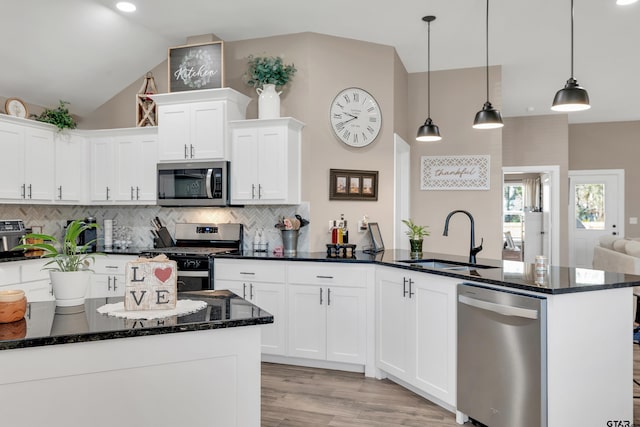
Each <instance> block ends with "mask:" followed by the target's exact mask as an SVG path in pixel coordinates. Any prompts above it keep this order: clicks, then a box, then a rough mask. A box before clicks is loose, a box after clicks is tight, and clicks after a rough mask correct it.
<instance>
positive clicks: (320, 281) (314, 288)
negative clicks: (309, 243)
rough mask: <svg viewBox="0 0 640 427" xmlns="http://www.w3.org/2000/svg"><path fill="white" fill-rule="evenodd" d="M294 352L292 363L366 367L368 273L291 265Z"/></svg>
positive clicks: (291, 342)
mask: <svg viewBox="0 0 640 427" xmlns="http://www.w3.org/2000/svg"><path fill="white" fill-rule="evenodd" d="M288 277H289V281H288V293H289V300H288V312H289V320H288V323H289V334H288V338H289V346H288V347H289V349H288V355H289V356H293V357H302V358H311V359H318V360H327V361H331V362H342V363H351V364H364V363H365V361H366V344H367V312H366V311H367V310H366V309H367V297H366V289H365V286H366V278H367V272H366V270H365V268H363V267H360V266H353V265H337V264H331V265H320V264H319V263H303V262H295V263H289V267H288Z"/></svg>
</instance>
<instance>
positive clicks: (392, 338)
mask: <svg viewBox="0 0 640 427" xmlns="http://www.w3.org/2000/svg"><path fill="white" fill-rule="evenodd" d="M405 278H406V276H403V275H402V274H401V273H398V271H397V270H395V269H393V270H383V269H379V270H378V272H377V273H376V293H377V295H376V304H377V312H378V316H377V346H378V351H377V354H378V360H377V365H378V368H379V369H382V370H383V371H386V372H388V373H390V374H392V375H395V376H397V377H398V378H401V379H408V376H409V372H410V367H409V363H408V360H407V353H408V349H409V342H408V339H409V332H408V330H407V328H408V326H409V319H408V318H409V316H410V314H409V313H408V311H409V310H410V309H411V304H410V300H409V298H408V293H407V294H405V290H407V289H406V285H404V286H403V280H404V279H405Z"/></svg>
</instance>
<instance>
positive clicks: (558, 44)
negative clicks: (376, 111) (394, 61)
mask: <svg viewBox="0 0 640 427" xmlns="http://www.w3.org/2000/svg"><path fill="white" fill-rule="evenodd" d="M133 1H134V2H135V3H136V4H137V6H138V10H137V12H135V13H134V14H125V13H123V12H119V11H117V10H115V8H114V7H113V5H114V4H115V3H116V0H56V1H51V0H20V1H17V0H13V1H5V2H3V3H4V4H3V6H2V14H1V15H0V28H1V29H2V34H3V36H4V40H3V42H2V43H1V44H0V58H2V65H3V66H2V69H1V71H0V96H5V97H11V96H17V97H20V98H22V99H24V100H25V101H27V102H29V103H33V104H38V105H43V106H55V105H57V102H58V100H59V99H63V100H67V101H70V102H71V103H72V105H71V107H70V109H71V111H72V113H77V114H81V115H82V114H86V113H88V112H91V111H93V110H94V109H96V108H97V107H99V106H100V105H101V104H103V103H104V102H106V101H107V100H109V99H110V98H111V97H112V96H114V95H115V94H117V93H118V92H120V91H121V90H122V89H123V88H124V87H126V86H128V85H129V84H131V83H132V82H134V81H136V80H139V79H140V76H142V75H144V73H146V72H147V71H148V70H149V69H151V68H153V67H155V66H156V65H158V64H159V63H161V62H162V61H163V60H165V59H166V56H167V47H170V46H178V45H181V44H184V43H185V40H186V38H187V37H188V36H192V35H199V34H208V33H213V34H216V35H217V36H218V37H220V38H221V39H222V40H225V41H235V40H243V39H250V38H256V37H265V36H271V35H279V34H290V33H298V32H306V31H310V32H317V33H324V34H330V35H335V36H340V37H346V38H352V39H358V40H365V41H370V42H374V43H380V44H384V45H390V46H394V47H395V48H396V50H397V51H398V54H399V56H400V58H401V59H402V61H403V63H404V65H405V67H406V68H407V71H409V72H410V73H412V72H419V71H426V68H427V31H426V30H427V29H426V24H425V23H424V22H423V21H422V19H421V18H422V16H424V15H435V16H436V17H437V19H436V21H435V22H433V23H432V24H431V68H432V70H443V69H454V68H465V67H477V66H484V64H485V47H484V42H485V38H484V25H485V2H484V1H482V0H397V1H388V0H322V1H318V0H269V1H265V0H234V1H226V0H225V1H223V0H219V1H212V0H133ZM490 8H491V9H490V36H489V44H490V46H489V48H490V50H489V55H490V58H489V61H490V64H491V65H498V64H499V65H502V105H501V106H499V105H496V106H497V107H499V108H500V109H501V110H502V113H503V115H504V116H506V117H509V116H524V115H541V114H550V113H551V111H550V109H549V107H550V104H551V101H552V99H553V96H554V94H555V92H556V91H557V90H558V89H560V88H562V86H563V85H564V83H565V81H566V80H567V79H568V78H569V76H570V22H571V21H570V0H493V1H491V3H490ZM638 41H640V2H639V3H636V4H634V5H630V6H616V4H615V0H575V78H576V79H577V80H578V82H579V83H580V84H581V85H582V86H583V87H585V88H586V89H587V90H588V92H589V95H590V97H591V104H592V108H591V109H590V110H588V111H585V112H579V113H571V114H570V115H569V121H570V122H571V123H583V122H601V121H620V120H638V119H640V103H639V102H638V101H637V100H638V99H640V85H638V83H637V82H638V79H640V55H638V47H637V46H636V45H637V43H638ZM483 83H484V82H483V81H479V82H478V84H483ZM480 107H481V105H478V109H480Z"/></svg>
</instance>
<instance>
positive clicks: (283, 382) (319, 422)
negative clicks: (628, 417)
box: [262, 345, 640, 427]
mask: <svg viewBox="0 0 640 427" xmlns="http://www.w3.org/2000/svg"><path fill="white" fill-rule="evenodd" d="M633 347H634V357H633V358H634V378H636V379H637V380H638V381H640V346H638V345H634V346H633ZM629 381H631V379H629ZM633 391H634V396H640V386H638V385H634V388H633ZM633 406H634V424H635V425H638V426H640V398H638V399H634V401H633ZM468 425H470V423H469V424H468ZM295 426H304V427H319V426H331V427H364V426H366V427H383V426H384V427H398V426H414V427H417V426H420V427H454V426H458V424H456V421H455V416H454V415H453V414H452V413H451V412H449V411H446V410H444V409H442V408H440V407H439V406H437V405H435V404H433V403H431V402H429V401H428V400H425V399H423V398H421V397H420V396H417V395H416V394H414V393H412V392H410V391H408V390H406V389H404V388H403V387H401V386H399V385H397V384H395V383H393V382H391V381H389V380H382V381H379V380H376V379H374V378H366V377H365V376H364V375H363V374H358V373H352V372H341V371H332V370H326V369H315V368H303V367H298V366H290V365H278V364H272V363H263V364H262V427H295Z"/></svg>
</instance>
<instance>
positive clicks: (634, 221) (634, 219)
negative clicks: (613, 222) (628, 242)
mask: <svg viewBox="0 0 640 427" xmlns="http://www.w3.org/2000/svg"><path fill="white" fill-rule="evenodd" d="M629 224H631V225H636V224H638V217H636V216H631V217H629Z"/></svg>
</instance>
